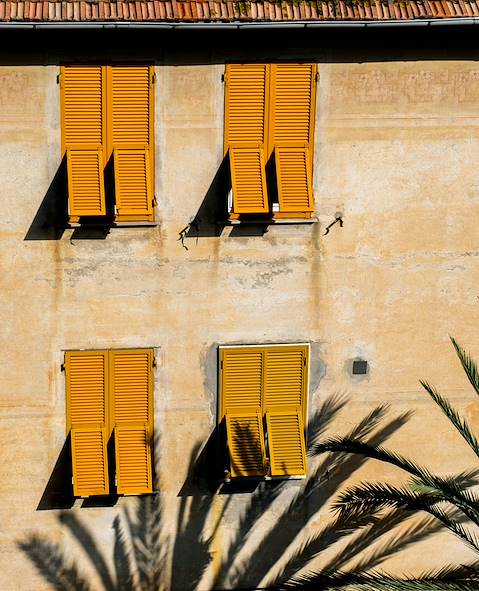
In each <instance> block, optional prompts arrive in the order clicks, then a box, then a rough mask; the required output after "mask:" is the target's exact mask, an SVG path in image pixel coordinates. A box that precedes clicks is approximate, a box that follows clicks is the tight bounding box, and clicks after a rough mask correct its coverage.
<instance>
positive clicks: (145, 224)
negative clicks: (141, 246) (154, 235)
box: [66, 222, 160, 230]
mask: <svg viewBox="0 0 479 591" xmlns="http://www.w3.org/2000/svg"><path fill="white" fill-rule="evenodd" d="M159 225H160V224H159V223H158V222H105V223H104V224H102V223H99V222H95V223H93V224H80V223H75V222H70V223H68V224H67V225H66V227H67V228H82V229H84V230H85V229H87V228H156V227H157V226H159Z"/></svg>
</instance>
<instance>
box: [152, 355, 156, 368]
mask: <svg viewBox="0 0 479 591" xmlns="http://www.w3.org/2000/svg"><path fill="white" fill-rule="evenodd" d="M152 364H153V367H156V357H153V361H152Z"/></svg>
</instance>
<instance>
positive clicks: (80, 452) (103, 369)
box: [65, 351, 109, 497]
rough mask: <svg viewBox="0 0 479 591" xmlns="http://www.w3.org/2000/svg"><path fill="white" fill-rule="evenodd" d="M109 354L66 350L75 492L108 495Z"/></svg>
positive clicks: (69, 428) (80, 494) (68, 417)
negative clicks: (107, 400)
mask: <svg viewBox="0 0 479 591" xmlns="http://www.w3.org/2000/svg"><path fill="white" fill-rule="evenodd" d="M107 367H108V359H107V354H106V353H105V352H101V351H76V352H68V353H66V354H65V373H66V394H67V429H68V431H70V432H71V443H72V465H73V493H74V495H75V496H82V497H83V496H90V495H106V494H108V493H109V484H108V459H107V440H108V433H109V431H108V421H107V408H106V392H107V375H108V371H107Z"/></svg>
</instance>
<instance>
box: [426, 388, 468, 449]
mask: <svg viewBox="0 0 479 591" xmlns="http://www.w3.org/2000/svg"><path fill="white" fill-rule="evenodd" d="M420 383H421V385H422V387H423V388H424V389H425V390H426V392H427V393H428V394H429V396H430V397H431V398H432V399H433V400H434V402H435V403H436V404H437V405H438V406H439V408H440V409H441V410H442V412H443V413H444V414H445V415H446V417H447V418H448V419H449V420H450V421H451V423H452V424H453V425H454V427H455V428H456V429H457V431H458V432H459V433H460V435H461V437H463V438H464V439H465V440H466V442H467V444H468V445H469V447H470V448H471V449H472V451H473V452H474V453H475V454H476V456H477V457H479V441H478V440H477V439H476V437H475V435H474V433H473V432H472V431H471V429H470V427H469V425H468V424H467V423H466V421H464V419H462V418H461V417H460V416H459V413H458V412H457V411H456V409H455V408H454V407H453V406H452V404H451V403H450V402H449V401H448V400H446V399H445V398H444V397H443V396H441V394H439V392H438V391H437V390H436V389H435V388H434V386H431V384H429V383H428V382H424V381H422V380H420Z"/></svg>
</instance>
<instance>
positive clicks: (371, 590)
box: [279, 564, 479, 591]
mask: <svg viewBox="0 0 479 591" xmlns="http://www.w3.org/2000/svg"><path fill="white" fill-rule="evenodd" d="M478 586H479V574H478V571H477V565H475V564H474V565H464V566H463V565H460V566H456V565H451V566H445V567H443V568H441V569H439V570H436V571H434V572H427V573H423V574H421V575H420V576H417V577H397V576H392V575H390V574H387V573H380V572H372V573H368V574H360V575H357V574H354V573H348V572H338V571H332V572H331V571H326V570H323V571H321V572H319V573H318V572H305V573H301V574H300V575H298V576H296V577H295V578H294V579H292V580H291V581H287V582H286V583H284V584H283V585H282V586H281V587H279V589H281V590H285V591H286V590H291V589H312V590H313V589H317V590H318V591H319V590H321V591H338V590H340V589H347V590H348V591H477V589H478Z"/></svg>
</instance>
